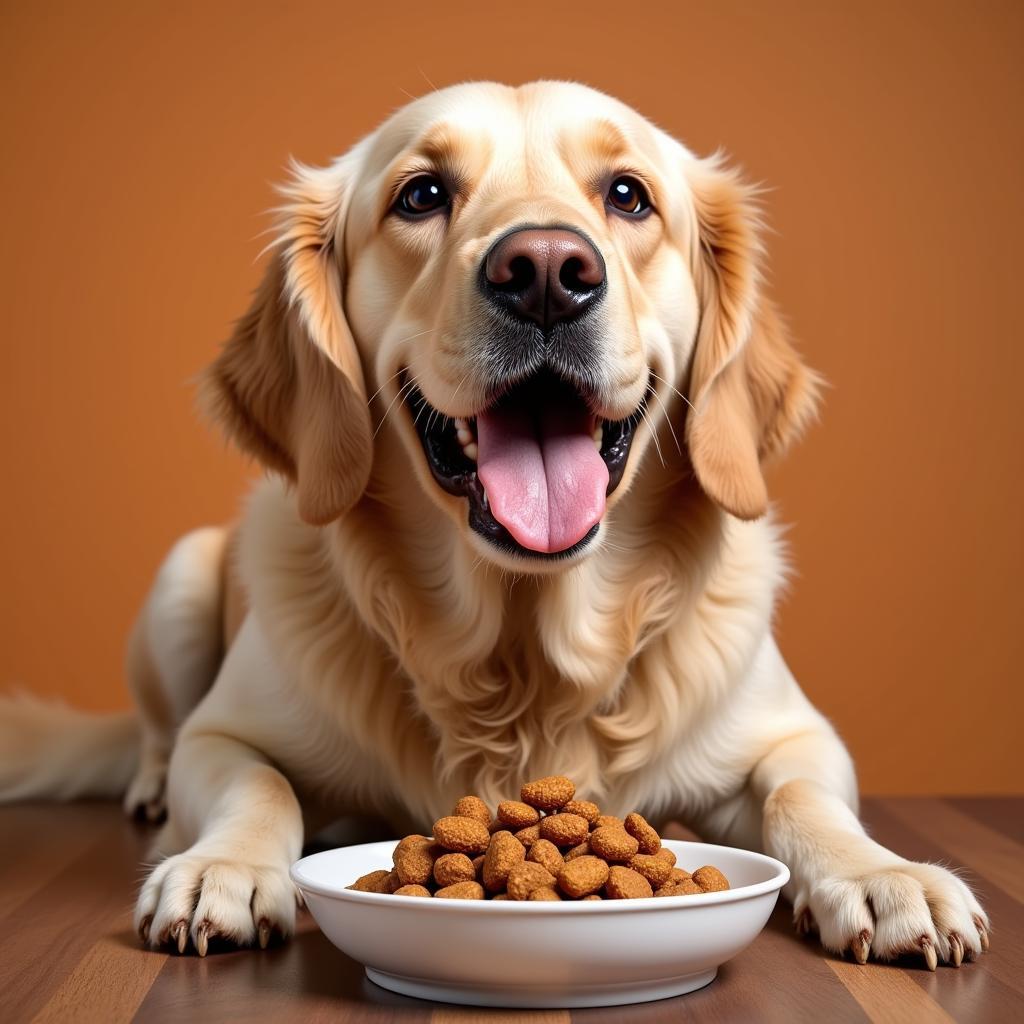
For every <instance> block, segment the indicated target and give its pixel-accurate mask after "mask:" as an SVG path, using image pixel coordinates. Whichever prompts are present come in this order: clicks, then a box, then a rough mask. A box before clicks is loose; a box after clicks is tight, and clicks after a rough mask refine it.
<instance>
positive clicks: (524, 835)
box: [516, 824, 540, 849]
mask: <svg viewBox="0 0 1024 1024" xmlns="http://www.w3.org/2000/svg"><path fill="white" fill-rule="evenodd" d="M516 839H518V840H519V842H521V843H522V844H523V846H525V847H526V848H527V849H529V848H530V847H531V846H533V844H534V843H535V842H537V840H538V839H540V825H539V824H537V825H531V826H530V827H529V828H521V829H520V830H519V831H518V832H517V833H516Z"/></svg>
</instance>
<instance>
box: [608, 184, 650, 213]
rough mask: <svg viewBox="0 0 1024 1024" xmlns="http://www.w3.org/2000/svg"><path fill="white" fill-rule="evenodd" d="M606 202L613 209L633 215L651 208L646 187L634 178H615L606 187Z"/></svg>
mask: <svg viewBox="0 0 1024 1024" xmlns="http://www.w3.org/2000/svg"><path fill="white" fill-rule="evenodd" d="M606 202H607V203H608V205H609V206H610V207H611V208H612V209H613V210H616V211H618V212H619V213H629V214H633V215H634V216H635V215H637V214H640V213H644V212H645V211H646V210H649V209H650V208H651V201H650V199H648V198H647V189H645V188H644V187H643V185H641V184H640V182H639V181H637V180H636V178H627V177H622V178H616V179H615V180H614V181H613V182H612V185H611V188H610V189H608V198H607V200H606Z"/></svg>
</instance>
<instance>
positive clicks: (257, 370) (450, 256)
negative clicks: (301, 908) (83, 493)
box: [0, 82, 988, 969]
mask: <svg viewBox="0 0 1024 1024" xmlns="http://www.w3.org/2000/svg"><path fill="white" fill-rule="evenodd" d="M283 191H284V204H283V206H282V208H281V209H280V225H279V232H278V234H277V236H276V241H275V243H274V245H273V246H272V255H271V258H270V260H269V265H268V267H267V271H266V276H265V279H264V281H263V283H262V285H261V286H260V288H259V290H258V292H257V294H256V297H255V299H254V301H253V304H252V307H251V309H250V310H249V311H248V313H246V315H245V316H244V317H243V318H242V319H241V321H240V322H239V323H238V325H237V328H236V330H235V332H234V335H233V336H232V337H231V339H230V340H229V341H228V343H227V345H226V346H225V348H224V350H223V352H222V353H221V354H220V356H219V357H218V358H217V360H216V361H215V362H214V364H213V365H212V367H211V368H210V369H209V371H208V372H207V374H206V376H205V378H204V381H203V385H202V392H203V398H204V402H205V404H206V406H207V408H208V409H209V410H210V411H211V412H212V414H213V415H214V416H215V417H216V418H217V419H218V420H219V421H220V422H221V424H223V426H224V427H225V428H226V430H227V432H228V434H229V435H230V436H231V437H232V438H233V439H234V441H235V442H236V443H237V444H238V445H240V446H241V448H242V449H244V450H245V451H246V452H248V453H251V454H252V455H254V456H255V457H256V458H257V459H258V460H259V461H260V462H261V463H262V464H263V465H264V466H265V467H266V468H267V469H268V470H270V471H271V472H270V474H269V476H268V479H267V480H266V482H264V483H263V484H262V485H261V486H259V487H258V489H257V490H256V492H255V493H254V494H253V496H252V498H251V500H250V501H249V503H248V506H247V511H246V513H245V516H244V519H243V521H242V522H241V524H240V526H239V528H238V531H237V535H236V536H232V537H229V536H228V534H227V533H226V532H225V531H224V530H219V529H209V530H202V531H198V532H197V533H194V534H191V535H189V536H188V537H186V538H184V539H183V540H182V541H181V542H180V543H179V544H178V545H177V547H176V548H175V549H174V551H173V552H172V553H171V555H170V557H169V558H168V560H167V562H166V563H165V565H164V567H163V568H162V570H161V572H160V574H159V577H158V579H157V581H156V584H155V586H154V588H153V591H152V593H151V595H150V597H149V599H148V602H147V604H146V606H145V608H144V610H143V613H142V615H141V616H140V619H139V622H138V625H137V626H136V629H135V631H134V633H133V636H132V639H131V643H130V646H129V658H128V671H129V676H130V681H131V683H132V686H133V689H134V690H135V692H136V694H137V697H138V703H139V705H140V708H141V737H139V734H138V727H137V726H136V725H133V724H131V723H129V722H127V721H126V720H123V719H119V720H106V721H104V722H99V723H96V724H94V726H93V728H92V730H91V731H90V730H78V725H77V722H78V720H77V719H73V720H72V719H68V721H67V722H66V723H64V724H62V722H61V721H59V720H57V716H58V715H59V714H63V712H60V713H58V712H48V711H46V710H45V709H43V708H40V707H39V706H38V705H35V704H32V703H31V702H22V703H20V704H19V703H16V702H8V703H7V704H6V706H5V710H4V713H3V714H4V720H5V721H6V722H8V724H9V726H12V725H13V726H14V727H13V728H9V731H8V739H9V742H8V744H7V746H6V748H5V749H6V751H7V752H6V753H5V754H4V755H3V756H2V757H0V791H2V793H3V795H4V796H5V797H7V798H12V797H15V796H30V795H41V794H50V795H74V794H76V793H81V792H85V791H88V792H94V793H95V792H110V791H113V790H116V789H119V788H121V789H122V790H123V788H124V787H128V783H129V773H133V775H134V778H133V779H132V780H131V784H130V787H128V796H127V799H126V805H127V807H128V809H129V810H135V809H136V808H140V807H141V808H143V809H146V810H148V812H149V813H150V815H151V816H155V815H156V814H158V813H160V812H161V811H162V810H163V808H164V799H165V797H164V789H165V775H166V810H167V814H168V819H167V823H166V825H165V826H164V828H163V830H162V832H161V833H160V837H159V840H158V847H159V852H160V853H161V855H162V856H163V859H162V860H160V862H159V863H158V864H157V866H156V867H155V868H154V869H153V871H152V873H151V874H150V876H149V878H148V880H147V881H146V882H145V883H144V885H143V886H142V890H141V893H140V894H139V897H138V905H137V910H136V923H137V925H138V928H139V932H140V934H141V936H142V938H143V940H144V941H146V942H148V943H149V944H150V945H152V946H159V945H162V944H165V943H171V944H175V945H177V948H178V949H180V950H185V949H186V948H192V949H195V950H196V951H197V952H198V953H199V954H200V955H202V954H204V953H205V952H206V950H207V946H208V943H209V940H210V938H211V937H212V936H219V937H220V938H222V939H224V940H228V941H231V942H235V943H238V944H242V945H246V944H256V943H259V944H260V945H266V943H267V941H268V939H269V938H270V937H271V935H272V934H274V933H279V934H281V935H288V934H289V933H290V932H291V931H292V928H293V925H294V920H295V912H296V899H295V893H294V891H293V888H292V885H291V883H290V881H289V878H288V868H289V865H290V864H291V863H292V861H294V860H295V859H296V858H297V857H298V856H299V853H300V850H301V848H302V845H303V837H304V836H306V835H309V834H311V832H312V831H313V830H315V829H317V828H318V827H320V826H321V825H322V824H323V823H325V822H327V821H329V820H331V819H336V818H338V817H339V816H353V815H377V816H381V817H383V818H385V819H386V820H388V821H389V822H390V823H391V825H392V827H394V828H402V829H412V828H414V827H415V828H418V829H421V830H426V829H429V826H430V823H431V821H432V820H434V818H435V817H436V816H439V815H441V814H444V813H447V812H448V810H449V808H450V807H451V805H452V803H453V801H454V799H455V797H456V796H457V795H459V794H463V793H467V792H474V793H478V794H480V795H481V796H482V797H483V798H484V799H485V800H488V801H490V802H492V803H493V802H494V801H495V800H496V799H497V797H498V795H499V794H507V793H509V792H511V791H512V790H513V789H514V788H515V787H516V785H517V783H518V781H519V780H522V779H523V778H525V777H529V776H538V775H544V774H547V773H554V772H564V773H566V774H568V775H570V776H572V777H573V778H574V779H575V780H576V781H577V783H578V788H579V791H580V793H581V795H582V796H585V797H592V798H594V799H597V800H599V801H600V802H601V804H602V806H604V807H606V808H608V809H609V811H614V812H615V813H623V812H625V811H628V810H631V809H634V808H637V809H639V810H640V811H641V812H642V813H643V814H644V815H646V816H647V817H648V818H650V819H651V820H652V821H654V822H664V821H666V820H669V819H679V820H682V821H685V822H687V823H689V824H691V825H692V826H693V827H694V828H695V829H696V830H697V831H698V832H699V833H701V834H702V835H704V836H705V837H707V838H708V839H712V840H714V841H718V842H724V843H729V844H734V845H743V846H751V847H761V848H763V849H765V850H767V851H768V852H769V853H771V854H773V855H774V856H776V857H779V858H780V859H782V860H783V861H785V862H786V863H787V864H788V865H789V867H790V869H791V871H792V881H791V883H790V885H789V887H788V890H787V893H788V896H789V897H790V899H791V900H792V902H793V907H794V914H795V920H796V922H797V926H798V927H799V928H801V929H805V930H807V929H815V930H817V932H818V934H819V935H820V938H821V942H822V943H823V945H824V946H825V947H827V948H828V949H830V950H833V951H850V952H852V954H853V955H854V957H855V958H856V959H857V960H859V961H860V962H864V961H866V960H867V959H868V957H869V956H875V957H878V958H882V959H885V958H891V957H894V956H896V955H898V954H901V953H904V952H906V951H916V952H918V953H919V954H922V955H923V956H924V958H925V960H926V962H927V964H928V966H930V967H931V968H933V969H934V968H935V966H936V963H937V962H938V961H949V962H951V963H953V964H956V965H959V964H960V963H961V962H962V960H963V959H964V958H970V957H971V956H973V955H975V954H978V953H980V952H981V951H982V949H983V948H985V947H986V946H987V942H988V938H987V929H988V921H987V918H986V915H985V912H984V911H983V910H982V908H981V907H980V906H979V904H978V902H977V900H976V899H975V897H974V895H973V894H972V893H971V891H970V890H969V888H968V887H967V886H966V885H965V884H964V883H963V882H962V881H961V880H960V879H959V878H957V877H956V876H955V875H954V874H952V873H951V872H949V871H947V870H945V869H944V868H941V867H938V866H935V865H931V864H919V863H912V862H910V861H907V860H905V859H903V858H902V857H900V856H898V855H897V854H895V853H892V852H890V851H889V850H886V849H884V848H883V847H881V846H879V845H878V844H877V843H875V842H874V841H872V840H871V839H870V838H869V837H868V836H867V835H866V834H865V832H864V829H863V828H862V826H861V825H860V823H859V821H858V819H857V814H856V811H857V789H856V782H855V777H854V771H853V766H852V764H851V761H850V758H849V756H848V754H847V752H846V750H845V749H844V747H843V744H842V743H841V741H840V740H839V739H838V737H837V736H836V734H835V732H834V731H833V729H832V727H831V726H830V725H829V723H828V722H827V721H826V720H825V719H824V718H823V717H822V715H821V714H819V713H818V712H817V711H816V710H815V709H814V708H813V707H812V706H811V704H810V703H809V702H808V700H807V698H806V697H805V696H804V694H803V693H802V692H801V690H800V687H799V686H798V685H797V683H796V681H795V680H794V678H793V676H792V675H791V674H790V672H789V670H788V669H787V667H786V664H785V662H784V661H783V659H782V656H781V655H780V653H779V651H778V649H777V647H776V645H775V642H774V640H773V638H772V633H771V620H772V608H773V602H774V600H775V596H776V593H777V591H778V589H779V586H780V584H781V582H782V580H783V578H784V576H785V571H786V563H785V552H784V549H783V546H782V544H781V541H780V537H779V529H778V528H777V527H776V526H775V525H774V524H773V522H772V519H771V517H770V515H768V499H767V494H766V490H765V483H764V479H763V476H762V465H763V463H764V462H765V460H766V459H769V458H771V457H773V456H776V455H778V454H779V453H781V452H782V451H783V450H784V449H785V448H786V446H787V445H788V444H789V443H790V442H791V441H792V440H793V439H794V437H796V436H797V435H798V434H799V433H800V431H801V428H802V427H803V426H804V425H805V424H806V423H807V421H808V419H809V418H810V417H811V416H812V415H813V412H814V407H815V400H816V396H817V391H818V383H819V382H818V379H817V377H816V376H815V374H814V373H813V372H811V371H809V370H808V369H807V368H806V367H805V365H804V364H803V362H802V361H801V359H800V357H799V356H798V354H797V352H796V351H795V350H794V348H793V347H792V345H791V343H790V341H789V338H788V336H787V333H786V330H785V328H784V326H783V324H782V322H781V321H780V319H779V316H778V314H777V312H776V310H775V308H774V307H773V305H772V303H771V302H770V301H769V299H768V298H766V296H765V294H764V289H763V287H762V278H763V269H764V258H765V257H764V248H763V242H762V231H761V227H760V221H759V216H758V207H757V203H756V197H755V193H754V192H753V190H752V189H751V188H749V187H747V186H745V185H744V184H743V183H742V182H741V180H740V179H739V178H738V177H737V175H736V174H735V173H734V172H732V171H730V170H729V169H727V168H726V167H725V166H724V165H723V163H722V161H721V160H720V159H717V158H711V159H698V158H697V157H695V156H694V155H693V154H692V153H690V152H689V151H688V150H687V149H686V148H684V147H683V146H682V145H680V144H679V143H677V142H675V141H674V140H672V139H671V138H669V137H668V136H667V135H666V134H665V133H664V132H662V131H660V130H658V129H657V128H655V127H654V126H653V125H652V124H650V123H649V122H648V121H646V120H645V119H643V118H642V117H641V116H640V115H638V114H637V113H635V112H634V111H633V110H631V109H629V108H627V107H626V106H624V105H623V104H621V103H619V102H616V101H615V100H613V99H611V98H609V97H607V96H604V95H602V94H600V93H598V92H595V91H593V90H591V89H588V88H585V87H583V86H580V85H574V84H566V83H558V82H537V83H532V84H529V85H524V86H521V87H519V88H510V87H507V86H504V85H497V84H483V83H480V84H468V85H460V86H456V87H453V88H449V89H445V90H441V91H438V92H434V93H432V94H431V95H429V96H427V97H425V98H423V99H419V100H417V101H415V102H413V103H410V104H409V105H408V106H406V107H405V108H404V109H402V110H400V111H398V112H397V113H396V114H395V115H394V116H392V117H391V118H390V119H389V120H387V121H386V123H385V124H384V125H383V126H382V127H381V128H379V129H378V130H377V131H376V132H374V133H373V134H372V135H370V136H369V137H368V138H366V139H364V140H363V141H361V142H360V143H359V144H358V145H356V146H355V147H354V148H353V149H352V150H351V151H350V152H348V153H347V154H346V155H345V156H343V157H342V158H340V159H339V160H337V161H336V162H335V163H333V164H332V165H331V166H329V167H327V168H324V169H320V170H314V169H310V168H307V167H301V166H297V167H296V168H295V169H294V175H293V178H292V180H291V183H290V184H288V185H287V186H286V187H285V189H284V190H283ZM207 691H208V692H207ZM58 737H59V741H58V739H56V738H58ZM76 737H77V738H76ZM139 738H141V756H140V757H136V756H135V755H134V754H133V751H134V750H135V747H136V743H137V740H138V739H139ZM15 743H16V744H17V747H16V748H15V746H14V745H15Z"/></svg>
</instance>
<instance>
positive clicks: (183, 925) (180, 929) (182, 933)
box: [171, 921, 188, 953]
mask: <svg viewBox="0 0 1024 1024" xmlns="http://www.w3.org/2000/svg"><path fill="white" fill-rule="evenodd" d="M171 938H173V939H174V940H175V942H177V944H178V952H179V953H184V952H185V946H186V945H187V943H188V922H187V921H179V922H178V923H177V924H176V925H175V926H174V928H173V929H172V931H171Z"/></svg>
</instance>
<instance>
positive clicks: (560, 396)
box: [399, 370, 647, 560]
mask: <svg viewBox="0 0 1024 1024" xmlns="http://www.w3.org/2000/svg"><path fill="white" fill-rule="evenodd" d="M406 381H407V374H406V371H405V370H403V371H402V372H401V373H400V374H399V388H400V389H402V390H403V393H404V395H405V398H404V404H405V406H406V408H407V409H408V410H409V413H410V415H411V416H412V422H413V426H414V428H415V430H416V433H417V435H418V436H419V439H420V443H421V445H422V447H423V452H424V455H425V456H426V460H427V465H428V466H429V467H430V472H431V475H432V476H433V478H434V480H435V481H436V483H437V484H438V486H439V487H441V488H442V490H444V491H446V492H447V493H449V494H453V495H456V496H458V497H465V498H466V499H467V500H468V504H469V525H470V527H471V528H472V529H473V530H474V531H475V532H476V533H478V534H479V535H480V536H481V537H484V538H485V539H486V540H488V541H489V542H490V543H492V544H493V545H494V546H495V547H497V548H499V549H500V550H502V551H504V552H505V553H506V554H511V555H514V556H518V557H520V558H531V559H541V560H557V559H564V558H571V557H572V556H573V555H575V554H577V553H579V552H580V551H582V550H583V549H584V548H586V547H587V546H588V545H589V544H590V542H591V541H592V540H593V539H594V537H595V536H596V535H597V533H598V530H599V529H600V523H595V524H594V525H593V526H592V527H591V528H590V529H589V530H588V532H586V534H585V535H584V536H582V537H581V538H580V539H579V540H577V541H576V542H575V543H573V544H571V545H569V546H568V547H566V548H564V549H562V550H557V551H547V552H545V551H537V550H533V549H531V548H527V547H524V546H523V545H522V544H520V543H519V542H518V541H517V540H516V539H515V537H514V536H513V535H512V533H511V532H510V531H509V530H508V529H507V528H506V527H505V526H504V525H502V523H500V522H499V521H498V520H497V519H496V518H495V516H494V514H493V513H492V510H491V507H490V501H489V499H488V495H487V492H486V490H485V488H484V485H483V483H482V481H481V480H480V477H479V475H478V473H477V462H476V457H477V452H478V448H477V443H476V442H477V433H476V428H477V422H476V417H468V418H467V419H464V420H462V419H453V418H452V417H449V416H446V415H444V414H443V413H441V412H439V411H438V410H437V409H435V408H434V407H433V406H432V405H431V404H430V403H429V402H428V401H427V400H426V398H425V397H424V396H423V393H422V392H421V391H420V389H419V388H418V387H416V386H415V385H412V386H410V387H408V388H407V389H406V388H405V385H406ZM646 402H647V397H646V395H645V396H644V399H643V401H642V402H641V404H640V406H639V407H638V408H637V410H636V412H634V413H632V414H631V415H630V416H628V417H626V419H624V420H614V421H612V420H604V419H595V429H594V434H593V440H594V445H595V447H597V448H598V450H599V452H600V456H601V459H602V461H603V462H604V464H605V466H606V467H607V470H608V485H607V490H606V492H605V493H606V495H610V494H611V493H612V492H613V491H614V490H615V489H616V487H618V485H619V483H620V482H621V481H622V477H623V474H624V472H625V469H626V462H627V460H628V458H629V451H630V447H631V445H632V442H633V437H634V435H635V432H636V427H637V424H638V422H639V420H640V417H641V416H642V415H643V409H644V406H645V405H646ZM543 403H562V404H568V405H573V404H575V405H578V406H585V405H586V400H585V399H584V398H583V396H582V395H580V394H579V392H578V391H577V390H576V389H575V388H574V387H573V386H572V385H570V384H567V383H566V382H565V381H562V380H561V379H559V378H557V377H555V376H554V375H553V374H551V373H550V372H548V371H543V372H541V373H537V374H533V375H532V376H531V377H529V378H528V379H526V380H524V381H522V382H520V383H518V384H516V385H515V386H513V387H510V388H508V389H507V390H506V391H504V393H503V394H502V395H501V397H500V399H498V400H497V401H496V402H495V403H493V405H492V406H491V407H489V408H490V409H501V408H506V409H507V408H517V407H518V408H525V409H537V408H539V406H540V405H541V404H543Z"/></svg>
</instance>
